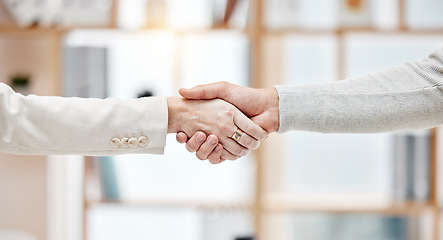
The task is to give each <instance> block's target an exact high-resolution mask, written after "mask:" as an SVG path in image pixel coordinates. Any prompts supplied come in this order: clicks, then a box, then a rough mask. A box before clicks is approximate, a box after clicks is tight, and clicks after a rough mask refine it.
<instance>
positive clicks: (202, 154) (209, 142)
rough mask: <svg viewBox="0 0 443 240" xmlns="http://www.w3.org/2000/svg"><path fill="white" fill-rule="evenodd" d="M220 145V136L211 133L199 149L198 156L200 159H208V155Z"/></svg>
mask: <svg viewBox="0 0 443 240" xmlns="http://www.w3.org/2000/svg"><path fill="white" fill-rule="evenodd" d="M217 145H218V137H217V136H215V135H213V134H211V135H209V137H208V138H207V139H206V141H205V142H204V143H203V144H202V145H201V146H200V148H199V149H198V150H197V154H196V155H197V158H198V159H200V160H206V159H208V155H209V154H210V153H211V152H212V150H214V149H215V148H216V147H217Z"/></svg>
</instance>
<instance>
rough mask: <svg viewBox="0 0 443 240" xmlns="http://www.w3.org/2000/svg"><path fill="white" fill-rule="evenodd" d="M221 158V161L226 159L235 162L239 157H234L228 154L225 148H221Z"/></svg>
mask: <svg viewBox="0 0 443 240" xmlns="http://www.w3.org/2000/svg"><path fill="white" fill-rule="evenodd" d="M221 158H222V159H225V160H226V159H227V160H237V159H239V158H240V157H239V156H235V155H234V154H232V153H230V152H229V151H228V150H226V149H225V148H223V150H222V153H221Z"/></svg>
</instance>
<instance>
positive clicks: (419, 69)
mask: <svg viewBox="0 0 443 240" xmlns="http://www.w3.org/2000/svg"><path fill="white" fill-rule="evenodd" d="M442 85H443V50H439V51H437V52H436V53H434V54H433V55H431V56H430V57H429V58H427V59H425V60H423V61H419V62H415V63H408V64H404V65H402V66H399V67H394V68H390V69H387V70H384V71H381V72H378V73H374V74H369V75H367V76H364V77H360V78H355V79H349V80H343V81H338V82H333V83H326V84H315V85H306V86H277V87H276V88H277V90H278V93H279V109H280V129H279V132H285V131H289V130H303V131H316V132H351V133H369V132H386V131H395V130H405V129H420V128H429V127H433V126H437V125H441V124H443V111H442V109H443V87H442Z"/></svg>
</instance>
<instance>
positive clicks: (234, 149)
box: [219, 137, 251, 157]
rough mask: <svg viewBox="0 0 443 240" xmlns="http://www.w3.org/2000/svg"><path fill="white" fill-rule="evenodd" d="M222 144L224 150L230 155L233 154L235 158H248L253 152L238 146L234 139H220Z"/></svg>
mask: <svg viewBox="0 0 443 240" xmlns="http://www.w3.org/2000/svg"><path fill="white" fill-rule="evenodd" d="M219 141H220V143H221V144H222V145H223V148H224V149H226V150H228V151H229V152H230V153H232V154H233V155H235V156H240V157H242V156H246V155H248V153H249V152H250V151H251V150H250V149H247V148H245V147H243V146H242V145H240V144H238V143H237V142H236V141H234V140H233V139H231V138H229V137H226V138H224V139H223V138H222V139H219Z"/></svg>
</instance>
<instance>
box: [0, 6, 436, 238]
mask: <svg viewBox="0 0 443 240" xmlns="http://www.w3.org/2000/svg"><path fill="white" fill-rule="evenodd" d="M442 9H443V1H441V0H420V1H419V0H237V1H228V0H120V1H116V0H62V1H57V0H22V1H20V0H2V1H0V81H1V82H5V83H7V84H9V85H10V86H12V87H13V88H14V89H15V90H16V91H17V92H20V93H23V94H37V95H63V96H67V97H71V96H76V97H96V98H106V97H118V98H136V97H141V96H164V95H166V96H170V95H177V90H178V89H179V88H180V87H192V86H195V85H198V84H204V83H210V82H216V81H228V82H232V83H235V84H239V85H245V86H253V87H270V86H273V85H278V84H309V83H318V82H326V81H337V80H341V79H346V78H351V77H358V76H361V75H364V74H367V73H371V72H374V71H378V70H382V69H384V68H387V67H390V66H395V65H399V64H402V63H404V62H407V61H414V60H420V59H422V58H424V57H426V56H427V55H429V54H430V53H431V52H432V51H433V50H435V49H436V48H439V47H443V14H442V13H441V12H442V11H441V10H442ZM438 133H439V130H438V129H433V130H421V131H412V132H396V133H384V134H319V133H307V132H292V133H286V134H273V135H272V136H271V137H270V138H269V139H268V140H266V141H265V142H264V143H262V147H261V148H260V149H259V150H258V151H255V152H253V153H252V154H250V155H249V156H248V157H245V158H242V159H240V160H238V161H234V162H230V161H228V162H225V163H223V164H220V165H211V164H210V163H208V162H206V161H200V160H198V159H197V158H196V157H195V156H194V155H193V154H190V153H188V152H187V151H186V150H185V148H184V146H182V145H180V144H178V143H176V141H175V136H174V135H170V136H168V140H167V147H166V152H165V155H163V156H155V155H124V156H116V157H106V158H91V157H83V156H48V157H43V156H35V157H34V156H14V155H8V154H1V155H0V240H6V239H7V240H28V239H30V240H31V239H36V240H44V239H49V240H60V239H68V240H80V239H87V240H114V239H115V240H117V239H133V240H141V239H149V240H165V239H183V240H188V239H189V240H208V239H210V240H235V239H257V238H259V239H263V240H265V239H272V240H274V239H278V240H296V239H297V240H298V239H302V240H330V239H337V240H351V239H352V240H353V239H380V240H415V239H443V237H441V234H440V228H441V220H440V211H441V209H440V201H439V199H440V198H439V195H440V193H441V192H442V190H443V189H440V188H439V184H438V183H439V179H440V174H439V173H440V172H441V170H439V165H438V164H437V163H438V162H439V160H438V158H439V154H438V153H439V150H440V149H443V146H439V141H437V140H438V136H439V134H438ZM85 137H86V136H85Z"/></svg>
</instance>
